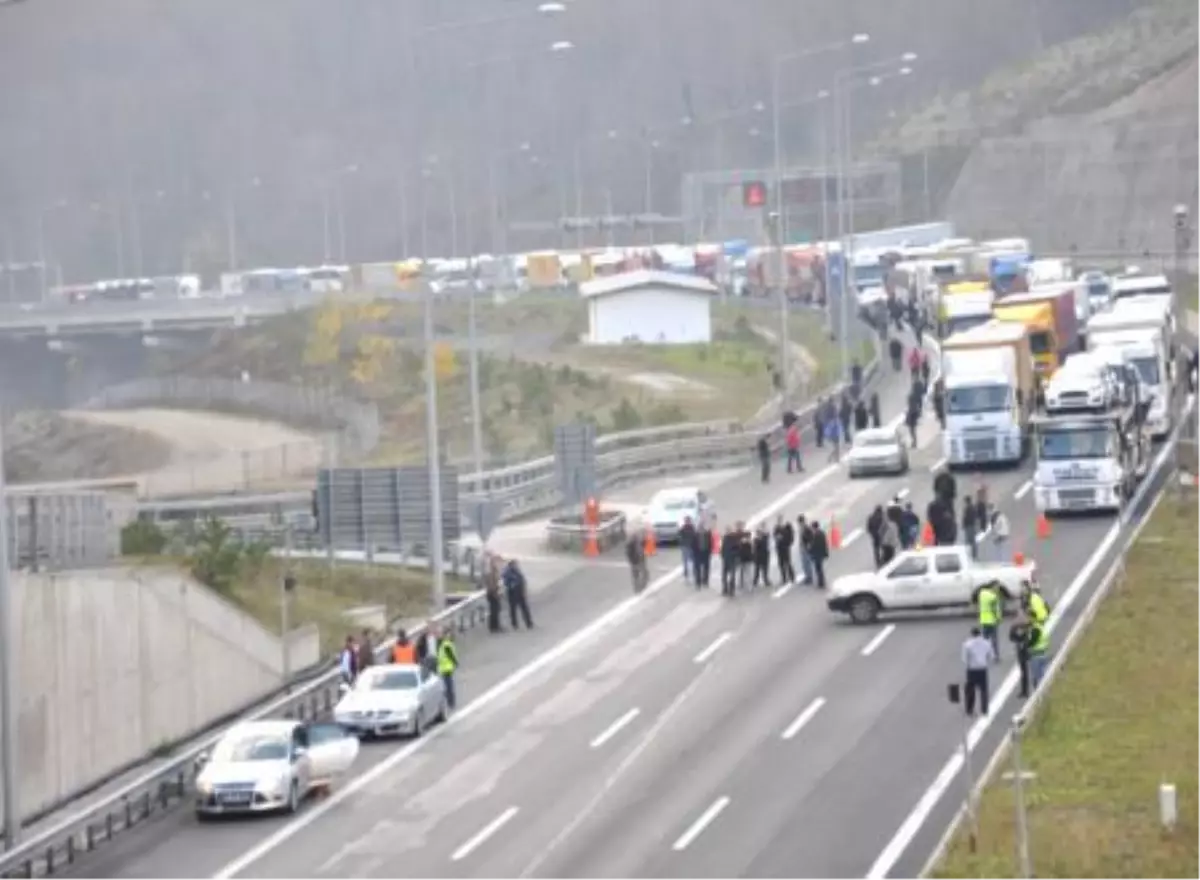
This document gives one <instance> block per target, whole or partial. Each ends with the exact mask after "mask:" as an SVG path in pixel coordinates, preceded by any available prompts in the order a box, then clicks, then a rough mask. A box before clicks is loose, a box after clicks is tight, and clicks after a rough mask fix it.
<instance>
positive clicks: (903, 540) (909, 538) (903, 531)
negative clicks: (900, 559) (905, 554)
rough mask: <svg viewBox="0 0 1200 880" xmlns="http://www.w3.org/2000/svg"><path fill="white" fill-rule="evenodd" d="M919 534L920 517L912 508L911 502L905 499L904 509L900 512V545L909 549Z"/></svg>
mask: <svg viewBox="0 0 1200 880" xmlns="http://www.w3.org/2000/svg"><path fill="white" fill-rule="evenodd" d="M920 536H921V518H920V517H919V516H917V512H916V511H915V510H913V506H912V502H911V501H907V502H905V504H904V510H903V511H901V513H900V546H901V547H902V548H903V549H905V550H911V549H912V548H913V546H914V545H915V544H916V543H917V539H918V538H919V537H920Z"/></svg>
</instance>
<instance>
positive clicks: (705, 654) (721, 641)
mask: <svg viewBox="0 0 1200 880" xmlns="http://www.w3.org/2000/svg"><path fill="white" fill-rule="evenodd" d="M732 638H733V633H731V632H723V633H721V634H720V635H719V636H717V637H716V639H715V640H714V641H713V643H712V644H711V645H709V646H708V647H707V648H705V649H704V650H703V651H701V652H700V653H699V654H697V655H696V656H695V657H694V658H693V659H694V661H695V662H696V663H704V662H705V661H707V660H708V659H709V658H710V657H712V655H713V654H715V653H717V651H719V650H721V648H722V647H724V645H725V643H726V642H727V641H729V640H730V639H732Z"/></svg>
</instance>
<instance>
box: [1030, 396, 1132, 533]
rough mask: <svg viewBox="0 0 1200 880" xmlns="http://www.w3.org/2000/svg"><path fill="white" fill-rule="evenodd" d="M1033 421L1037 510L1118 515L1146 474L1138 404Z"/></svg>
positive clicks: (1046, 512) (1040, 417)
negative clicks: (1101, 512) (1035, 452)
mask: <svg viewBox="0 0 1200 880" xmlns="http://www.w3.org/2000/svg"><path fill="white" fill-rule="evenodd" d="M1033 425H1034V434H1035V437H1036V438H1037V467H1036V470H1035V471H1034V476H1033V498H1034V504H1035V505H1036V507H1037V509H1038V511H1039V512H1041V513H1045V514H1047V515H1052V514H1057V513H1074V512H1098V511H1114V512H1117V513H1119V512H1120V511H1121V510H1122V509H1123V508H1124V507H1125V505H1126V504H1127V503H1128V502H1129V499H1130V498H1132V497H1133V493H1134V491H1135V490H1136V489H1137V485H1138V483H1139V481H1141V479H1142V478H1143V477H1144V476H1145V475H1146V472H1147V470H1148V467H1149V460H1150V443H1149V440H1148V438H1147V436H1146V432H1145V430H1144V425H1143V422H1142V420H1141V412H1140V411H1139V408H1138V407H1136V406H1131V407H1119V408H1117V409H1113V410H1110V411H1108V412H1092V413H1074V414H1069V415H1046V416H1038V417H1036V418H1035V419H1034V420H1033Z"/></svg>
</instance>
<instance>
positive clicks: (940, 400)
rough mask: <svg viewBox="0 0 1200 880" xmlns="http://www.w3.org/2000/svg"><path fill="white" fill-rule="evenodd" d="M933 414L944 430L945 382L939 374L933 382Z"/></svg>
mask: <svg viewBox="0 0 1200 880" xmlns="http://www.w3.org/2000/svg"><path fill="white" fill-rule="evenodd" d="M933 414H934V415H935V416H937V420H938V424H939V425H941V426H942V430H943V431H944V430H946V383H945V382H943V381H942V377H941V376H939V377H938V380H937V381H936V382H934V383H933Z"/></svg>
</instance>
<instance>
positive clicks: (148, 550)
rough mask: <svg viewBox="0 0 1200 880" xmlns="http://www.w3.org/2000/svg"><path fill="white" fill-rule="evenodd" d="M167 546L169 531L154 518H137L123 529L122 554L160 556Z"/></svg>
mask: <svg viewBox="0 0 1200 880" xmlns="http://www.w3.org/2000/svg"><path fill="white" fill-rule="evenodd" d="M166 546H167V533H166V532H164V531H163V530H162V529H161V528H160V527H159V525H158V523H156V522H154V521H153V520H148V519H135V520H134V521H133V522H131V523H128V524H126V526H125V527H124V528H123V529H121V555H122V556H159V555H161V554H162V552H163V550H164V549H165V548H166Z"/></svg>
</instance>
